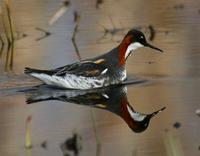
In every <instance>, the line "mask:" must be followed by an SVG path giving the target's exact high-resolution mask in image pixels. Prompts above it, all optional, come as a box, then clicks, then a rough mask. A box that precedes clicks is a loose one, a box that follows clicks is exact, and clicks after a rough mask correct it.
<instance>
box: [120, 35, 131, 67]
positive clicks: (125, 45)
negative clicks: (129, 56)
mask: <svg viewBox="0 0 200 156" xmlns="http://www.w3.org/2000/svg"><path fill="white" fill-rule="evenodd" d="M130 44H131V36H127V37H125V38H124V39H123V41H122V42H121V44H120V45H119V49H118V57H119V58H118V59H119V66H123V65H124V64H125V61H126V58H125V55H126V50H127V48H128V46H129V45H130Z"/></svg>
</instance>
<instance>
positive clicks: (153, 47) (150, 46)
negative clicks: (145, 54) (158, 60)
mask: <svg viewBox="0 0 200 156" xmlns="http://www.w3.org/2000/svg"><path fill="white" fill-rule="evenodd" d="M145 47H149V48H151V49H155V50H158V51H159V52H161V53H163V51H162V50H161V49H159V48H157V47H155V46H153V45H151V44H149V43H146V45H145Z"/></svg>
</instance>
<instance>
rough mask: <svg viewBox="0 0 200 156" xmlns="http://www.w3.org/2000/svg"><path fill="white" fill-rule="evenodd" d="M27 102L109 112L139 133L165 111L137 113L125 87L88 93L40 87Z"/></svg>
mask: <svg viewBox="0 0 200 156" xmlns="http://www.w3.org/2000/svg"><path fill="white" fill-rule="evenodd" d="M26 100H27V101H26V102H27V104H31V103H36V102H41V101H47V100H59V101H63V102H70V103H74V104H81V105H86V106H91V107H95V108H100V109H104V110H108V111H110V112H112V113H114V114H116V115H118V116H120V117H121V118H122V119H123V120H124V121H125V122H126V123H127V124H128V126H129V127H130V128H131V129H132V130H133V131H134V132H137V133H140V132H143V131H144V130H146V129H147V127H148V125H149V122H150V120H151V119H152V117H153V116H155V115H156V114H158V113H159V112H161V111H163V110H164V109H165V107H163V108H161V109H160V110H157V111H155V112H153V113H150V114H143V113H140V112H137V111H135V110H134V109H133V107H132V106H131V105H130V104H129V102H128V99H127V87H126V86H125V85H123V86H114V87H113V86H112V87H107V88H102V89H95V90H87V91H83V90H61V89H55V88H48V87H47V86H40V87H34V88H32V89H31V90H29V91H26Z"/></svg>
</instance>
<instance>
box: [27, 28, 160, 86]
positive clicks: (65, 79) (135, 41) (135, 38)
mask: <svg viewBox="0 0 200 156" xmlns="http://www.w3.org/2000/svg"><path fill="white" fill-rule="evenodd" d="M141 47H149V48H152V49H155V50H157V51H159V52H163V51H162V50H161V49H159V48H157V47H155V46H153V45H151V44H149V43H148V42H147V41H146V38H145V36H144V34H143V33H142V32H141V31H139V30H136V29H131V30H129V31H128V33H127V34H126V35H125V37H124V38H123V39H122V41H121V43H120V44H119V45H118V46H117V47H115V48H113V49H112V50H110V51H109V52H107V53H105V54H102V55H100V56H97V57H94V58H90V59H85V60H82V61H79V62H75V63H72V64H68V65H65V66H62V67H59V68H56V69H51V70H40V69H33V68H28V67H26V68H25V70H24V73H25V74H28V75H30V76H32V77H34V78H37V79H39V80H41V81H43V82H44V83H45V84H47V85H50V86H54V87H59V88H65V89H79V90H87V89H94V88H101V87H106V86H110V85H119V84H121V83H122V82H124V81H125V80H126V79H127V74H126V66H125V64H126V60H127V58H128V57H129V56H130V54H131V53H132V52H133V51H135V50H136V49H138V48H141Z"/></svg>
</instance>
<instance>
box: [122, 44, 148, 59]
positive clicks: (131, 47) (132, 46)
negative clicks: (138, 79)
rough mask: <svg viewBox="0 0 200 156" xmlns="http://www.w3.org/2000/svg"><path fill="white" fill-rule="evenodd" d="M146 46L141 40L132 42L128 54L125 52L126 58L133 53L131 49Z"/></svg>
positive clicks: (127, 50)
mask: <svg viewBox="0 0 200 156" xmlns="http://www.w3.org/2000/svg"><path fill="white" fill-rule="evenodd" d="M141 47H144V46H143V45H142V44H141V43H139V42H135V43H131V44H130V45H129V46H128V48H127V49H126V54H125V58H127V57H128V56H129V54H130V53H131V51H133V50H136V49H138V48H141Z"/></svg>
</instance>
